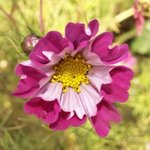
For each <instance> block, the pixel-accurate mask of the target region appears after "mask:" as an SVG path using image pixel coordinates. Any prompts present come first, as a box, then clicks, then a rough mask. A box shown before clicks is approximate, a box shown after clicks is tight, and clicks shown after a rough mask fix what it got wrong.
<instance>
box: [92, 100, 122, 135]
mask: <svg viewBox="0 0 150 150" xmlns="http://www.w3.org/2000/svg"><path fill="white" fill-rule="evenodd" d="M97 110H98V112H97V115H96V116H94V117H91V122H92V125H93V127H94V128H95V130H96V132H97V134H98V135H99V136H101V137H104V136H106V135H107V134H108V133H109V130H110V123H111V122H120V121H121V117H120V115H119V113H118V112H117V111H116V109H115V108H114V107H113V105H111V104H109V103H107V102H106V101H105V100H104V99H103V100H102V101H101V102H100V103H99V104H98V105H97Z"/></svg>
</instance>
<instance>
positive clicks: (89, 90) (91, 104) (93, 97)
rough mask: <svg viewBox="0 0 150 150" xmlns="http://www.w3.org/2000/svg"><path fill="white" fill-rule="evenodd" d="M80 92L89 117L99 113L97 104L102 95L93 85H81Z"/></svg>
mask: <svg viewBox="0 0 150 150" xmlns="http://www.w3.org/2000/svg"><path fill="white" fill-rule="evenodd" d="M80 88H81V92H80V93H79V96H80V99H81V101H82V105H83V108H84V110H85V112H86V115H87V116H88V117H91V116H95V115H96V113H97V106H96V105H97V104H98V103H99V102H100V101H101V100H102V96H100V94H99V93H98V91H96V89H94V87H92V86H91V85H83V84H82V85H81V87H80Z"/></svg>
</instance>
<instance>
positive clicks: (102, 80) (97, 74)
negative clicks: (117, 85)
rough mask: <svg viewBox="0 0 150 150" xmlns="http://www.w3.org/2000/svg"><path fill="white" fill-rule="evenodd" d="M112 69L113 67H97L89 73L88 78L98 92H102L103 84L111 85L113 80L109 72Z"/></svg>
mask: <svg viewBox="0 0 150 150" xmlns="http://www.w3.org/2000/svg"><path fill="white" fill-rule="evenodd" d="M112 68H113V67H111V66H96V67H92V69H91V70H90V71H89V73H88V75H87V77H88V79H89V80H90V83H91V84H92V86H94V87H95V88H97V90H98V91H100V89H101V86H102V84H107V83H111V81H112V79H111V76H110V74H109V72H110V71H111V70H112Z"/></svg>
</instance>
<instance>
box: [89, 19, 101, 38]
mask: <svg viewBox="0 0 150 150" xmlns="http://www.w3.org/2000/svg"><path fill="white" fill-rule="evenodd" d="M88 27H89V28H90V30H91V37H93V36H95V35H96V33H97V32H98V29H99V23H98V20H97V19H93V20H91V21H90V22H89V24H88Z"/></svg>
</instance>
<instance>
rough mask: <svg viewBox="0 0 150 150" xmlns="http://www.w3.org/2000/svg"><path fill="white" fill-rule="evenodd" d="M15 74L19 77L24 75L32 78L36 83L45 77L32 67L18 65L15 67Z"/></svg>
mask: <svg viewBox="0 0 150 150" xmlns="http://www.w3.org/2000/svg"><path fill="white" fill-rule="evenodd" d="M15 72H16V74H17V75H19V76H21V75H26V76H27V77H29V78H33V79H35V80H37V81H39V80H41V79H42V78H45V77H47V76H46V75H45V73H44V72H42V71H40V70H38V69H36V68H34V67H31V66H25V65H22V64H18V65H17V66H16V69H15Z"/></svg>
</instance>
